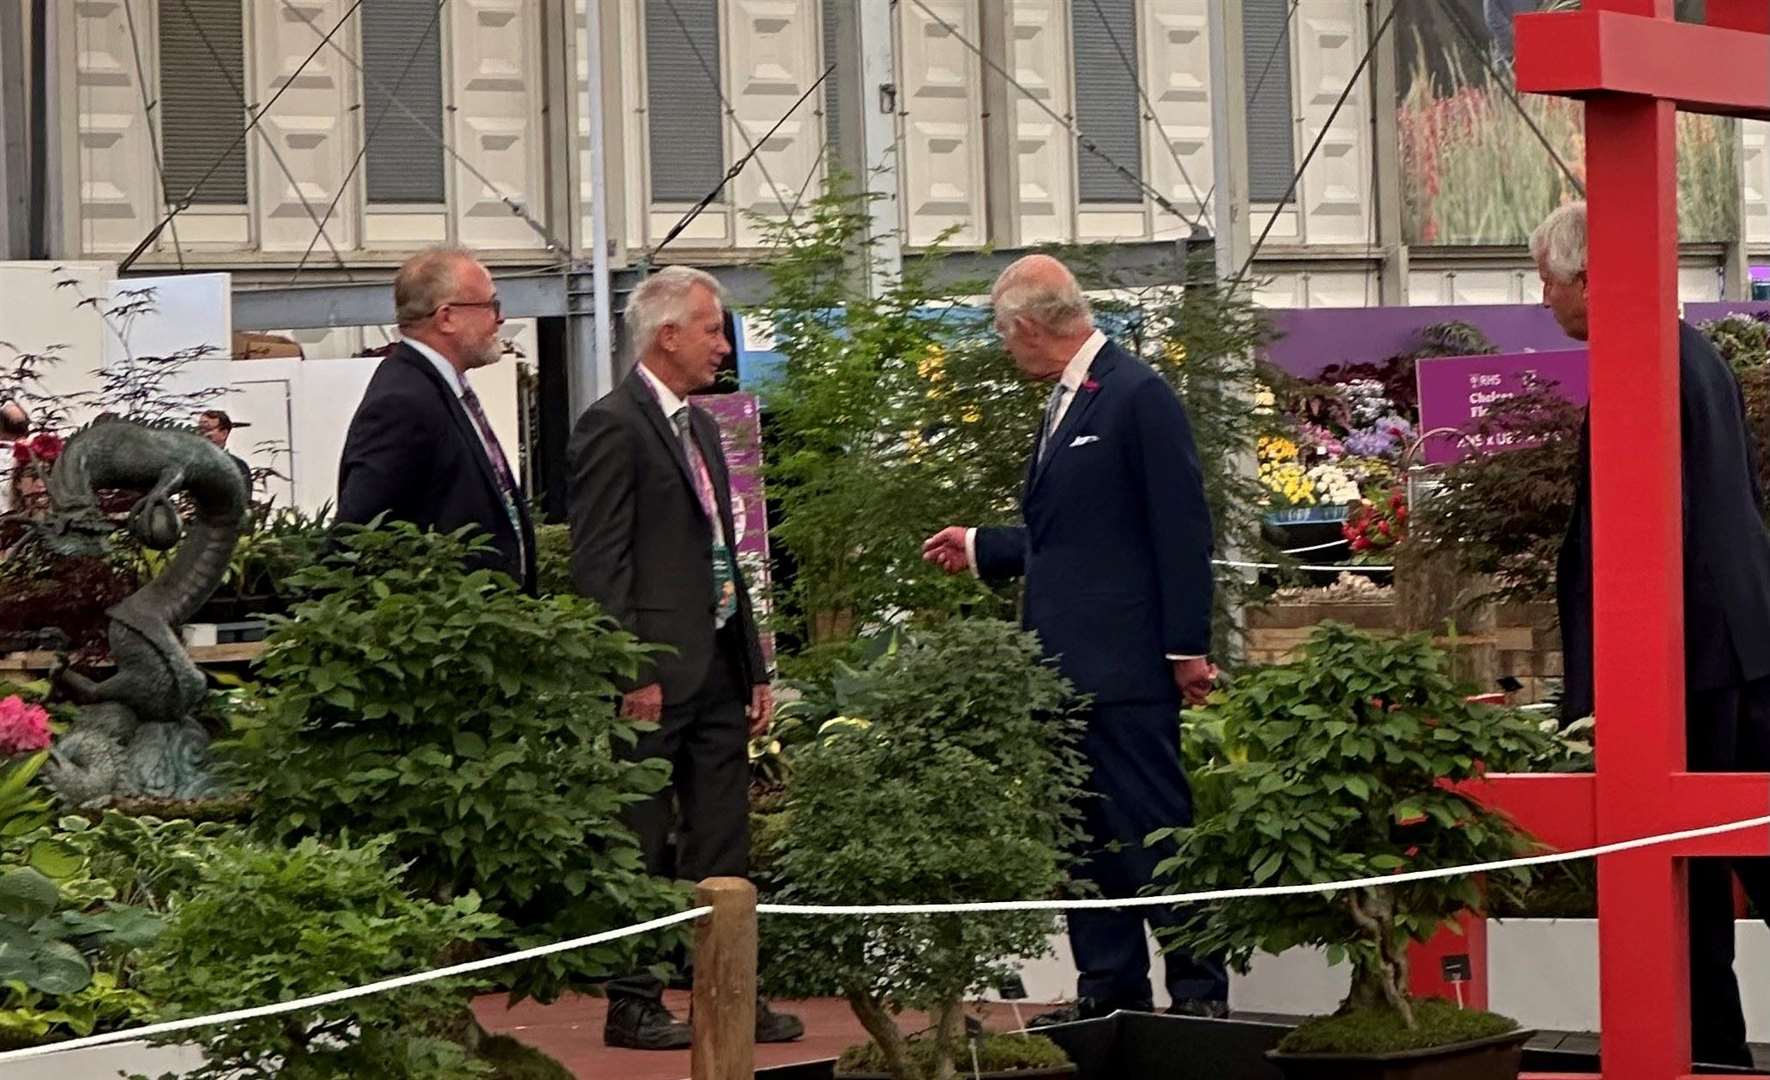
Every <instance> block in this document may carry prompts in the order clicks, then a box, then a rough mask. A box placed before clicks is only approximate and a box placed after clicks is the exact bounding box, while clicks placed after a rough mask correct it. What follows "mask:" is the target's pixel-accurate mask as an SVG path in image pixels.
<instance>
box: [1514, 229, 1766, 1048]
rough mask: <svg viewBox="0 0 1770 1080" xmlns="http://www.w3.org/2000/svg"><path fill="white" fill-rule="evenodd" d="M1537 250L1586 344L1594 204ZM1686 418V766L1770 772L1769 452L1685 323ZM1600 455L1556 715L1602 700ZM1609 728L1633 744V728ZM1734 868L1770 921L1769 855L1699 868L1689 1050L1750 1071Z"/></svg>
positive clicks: (1585, 460) (1585, 444)
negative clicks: (1763, 467) (1737, 957)
mask: <svg viewBox="0 0 1770 1080" xmlns="http://www.w3.org/2000/svg"><path fill="white" fill-rule="evenodd" d="M1530 251H1531V255H1532V256H1533V257H1534V258H1535V259H1536V264H1537V273H1538V275H1539V276H1540V277H1541V278H1542V281H1543V306H1544V307H1547V308H1548V309H1549V310H1550V311H1551V312H1553V313H1554V316H1555V321H1556V322H1557V323H1559V324H1560V326H1561V329H1562V330H1563V331H1565V332H1566V334H1567V336H1568V337H1571V338H1573V339H1574V340H1576V341H1585V340H1586V339H1587V337H1588V333H1589V327H1588V325H1587V293H1588V289H1589V287H1590V276H1589V275H1590V274H1591V273H1592V271H1591V270H1590V269H1589V268H1588V266H1587V261H1586V206H1585V204H1584V203H1570V204H1568V205H1566V206H1563V207H1561V208H1560V209H1559V210H1556V211H1555V212H1554V213H1553V214H1551V215H1550V216H1549V217H1548V219H1547V220H1545V221H1544V222H1543V223H1542V225H1541V226H1539V227H1538V229H1537V230H1536V233H1535V234H1534V235H1533V236H1532V237H1531V240H1530ZM1602 272H1603V268H1602V267H1599V268H1597V273H1598V274H1602ZM1612 362H1614V361H1612ZM1678 412H1679V417H1680V421H1681V423H1680V427H1681V430H1682V432H1683V438H1682V443H1683V446H1682V456H1683V461H1682V470H1681V471H1682V475H1683V480H1684V483H1683V494H1684V499H1683V502H1684V530H1683V531H1684V691H1685V706H1684V722H1685V739H1686V743H1687V747H1688V752H1689V762H1690V768H1691V770H1692V771H1696V772H1770V534H1766V532H1765V529H1764V519H1763V516H1762V515H1763V511H1762V507H1763V492H1761V491H1760V490H1759V487H1758V454H1759V453H1760V449H1759V447H1757V446H1756V445H1755V443H1754V441H1753V438H1752V434H1751V430H1750V428H1748V427H1747V425H1746V419H1745V405H1744V401H1743V399H1742V397H1741V394H1740V389H1739V383H1738V382H1737V381H1736V380H1735V379H1734V377H1733V372H1732V370H1731V369H1730V368H1729V367H1728V366H1727V362H1726V361H1725V360H1723V359H1721V356H1720V354H1718V353H1717V352H1716V351H1715V349H1714V346H1712V345H1710V344H1709V342H1708V340H1707V339H1706V338H1704V337H1703V336H1702V334H1701V333H1699V332H1697V330H1696V329H1695V328H1693V327H1692V326H1690V324H1688V323H1684V322H1680V323H1679V325H1678ZM1601 422H1602V421H1601ZM1591 457H1592V454H1591V421H1590V419H1589V418H1588V419H1587V420H1586V422H1585V423H1583V424H1582V425H1581V427H1580V446H1579V479H1578V486H1577V488H1576V490H1575V494H1574V501H1573V513H1572V516H1571V519H1570V521H1569V524H1568V529H1567V536H1566V538H1565V539H1564V540H1563V541H1562V545H1561V557H1560V562H1559V564H1558V566H1557V569H1556V577H1555V592H1556V600H1557V602H1558V606H1559V608H1560V621H1561V639H1562V652H1563V656H1564V658H1565V678H1564V680H1563V681H1564V688H1563V692H1562V710H1561V711H1562V715H1563V716H1564V717H1566V718H1568V719H1576V718H1578V717H1582V716H1586V715H1589V714H1592V713H1593V711H1594V709H1593V707H1594V704H1595V702H1594V697H1593V651H1592V629H1593V619H1592V488H1591ZM1612 512H1613V513H1614V512H1617V511H1616V510H1615V509H1614V508H1613V509H1612ZM1613 557H1614V556H1613ZM1596 704H1602V703H1596ZM1600 723H1602V719H1600ZM1611 734H1614V735H1615V736H1616V737H1619V738H1626V737H1627V736H1628V732H1626V731H1617V732H1614V733H1611ZM1730 871H1731V872H1732V873H1737V874H1738V876H1739V878H1740V880H1741V882H1742V883H1743V884H1744V885H1745V887H1746V891H1747V892H1748V893H1749V894H1750V895H1751V897H1752V899H1753V901H1754V902H1755V903H1756V904H1757V907H1758V910H1759V911H1760V912H1763V913H1766V914H1770V861H1767V860H1764V859H1739V860H1734V861H1732V863H1731V864H1729V862H1728V861H1726V860H1719V859H1694V860H1691V863H1690V988H1691V994H1690V1013H1691V1046H1692V1049H1693V1051H1694V1053H1695V1056H1696V1060H1697V1061H1699V1062H1703V1063H1707V1064H1716V1065H1747V1066H1749V1065H1751V1064H1752V1057H1751V1054H1750V1053H1749V1052H1748V1051H1747V1049H1746V1042H1745V1017H1744V1013H1743V1012H1742V1010H1741V1007H1740V998H1739V985H1738V982H1737V981H1736V980H1735V978H1734V974H1733V945H1734V933H1733V890H1732V884H1731V874H1730Z"/></svg>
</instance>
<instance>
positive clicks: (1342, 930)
mask: <svg viewBox="0 0 1770 1080" xmlns="http://www.w3.org/2000/svg"><path fill="white" fill-rule="evenodd" d="M1448 667H1449V660H1448V657H1447V656H1446V655H1445V654H1444V653H1442V652H1440V651H1439V650H1437V649H1435V648H1434V647H1433V646H1432V644H1431V642H1430V641H1429V640H1428V639H1427V638H1425V637H1423V636H1412V637H1378V636H1374V635H1371V634H1367V633H1363V632H1361V631H1357V630H1353V629H1350V628H1348V627H1345V626H1340V625H1337V624H1334V623H1326V624H1323V625H1322V626H1321V627H1320V628H1319V629H1317V630H1316V631H1315V633H1314V634H1313V635H1312V636H1311V637H1310V639H1309V641H1308V643H1307V644H1306V645H1305V646H1304V649H1303V654H1302V657H1301V658H1300V659H1298V660H1296V661H1295V662H1293V663H1288V664H1282V665H1277V666H1273V667H1268V668H1264V669H1261V670H1258V671H1255V672H1253V673H1251V674H1249V675H1247V676H1246V677H1245V678H1243V679H1242V680H1241V681H1239V682H1238V683H1237V685H1235V686H1234V687H1233V689H1231V690H1229V691H1227V692H1225V691H1218V692H1217V693H1216V694H1214V695H1213V696H1212V699H1211V701H1210V703H1209V705H1208V706H1207V707H1206V708H1205V709H1203V710H1200V711H1198V712H1195V713H1189V714H1188V718H1187V719H1188V722H1187V725H1186V736H1187V737H1186V743H1187V747H1188V752H1189V757H1190V758H1191V761H1190V762H1189V769H1190V771H1191V772H1192V774H1193V777H1194V782H1195V786H1196V787H1197V789H1198V798H1197V805H1198V813H1199V816H1198V819H1197V820H1196V821H1195V823H1194V824H1193V825H1192V826H1191V827H1190V828H1176V829H1170V830H1164V831H1162V832H1160V833H1158V834H1157V837H1160V838H1163V839H1169V838H1171V839H1172V840H1173V841H1174V842H1175V843H1176V845H1177V848H1176V851H1175V853H1174V854H1173V855H1172V856H1171V857H1170V858H1168V859H1166V860H1164V861H1163V862H1162V864H1161V865H1160V867H1159V868H1158V875H1159V880H1160V882H1161V884H1162V885H1163V886H1164V887H1171V888H1172V889H1173V890H1174V891H1197V890H1208V889H1218V888H1231V887H1239V886H1246V885H1297V884H1307V883H1313V882H1324V881H1339V880H1349V879H1355V878H1366V877H1378V876H1383V875H1385V874H1390V873H1394V872H1399V871H1413V870H1426V869H1431V868H1433V867H1446V866H1458V865H1466V864H1470V863H1479V862H1487V861H1493V860H1500V859H1506V858H1510V857H1513V856H1517V855H1522V854H1528V853H1531V852H1532V850H1533V847H1534V845H1533V842H1532V841H1531V840H1530V838H1529V837H1528V836H1526V835H1524V834H1523V833H1522V832H1520V831H1519V829H1518V828H1517V827H1516V826H1515V825H1514V824H1513V823H1512V822H1511V821H1510V820H1509V819H1507V818H1505V817H1503V816H1501V815H1500V814H1498V813H1495V812H1494V811H1492V810H1489V809H1486V808H1484V807H1483V806H1481V805H1480V804H1479V803H1477V802H1475V801H1473V800H1472V799H1470V798H1468V797H1467V796H1465V795H1462V794H1459V793H1458V791H1457V790H1456V788H1455V785H1456V783H1457V782H1458V781H1465V780H1470V779H1473V778H1475V777H1477V776H1478V775H1480V774H1481V773H1482V771H1483V770H1484V769H1492V770H1494V771H1506V770H1508V769H1511V770H1517V769H1521V768H1523V767H1525V766H1527V765H1528V764H1529V763H1530V762H1531V761H1533V760H1537V759H1540V758H1543V757H1547V756H1550V755H1552V754H1553V753H1554V745H1553V737H1552V736H1551V735H1549V734H1548V733H1546V732H1544V731H1543V730H1542V729H1541V727H1540V726H1539V725H1538V724H1536V723H1535V722H1533V721H1532V720H1530V719H1526V718H1525V717H1524V716H1522V715H1521V714H1518V713H1516V712H1511V711H1508V710H1504V709H1498V708H1493V707H1490V706H1485V705H1478V704H1475V703H1472V702H1471V701H1469V700H1468V697H1467V691H1466V690H1465V689H1464V688H1462V687H1459V686H1457V685H1456V683H1455V682H1454V681H1453V680H1452V679H1451V677H1450V676H1449V674H1448ZM1153 839H1155V838H1152V840H1153ZM1529 880H1530V875H1529V872H1528V870H1513V871H1506V872H1499V873H1492V874H1488V875H1487V876H1486V880H1485V890H1484V883H1483V882H1482V881H1481V880H1478V879H1476V878H1474V877H1470V876H1468V875H1458V876H1453V877H1445V878H1434V879H1430V880H1425V881H1413V882H1409V883H1406V884H1402V885H1396V886H1384V887H1373V888H1360V889H1351V890H1344V891H1339V892H1330V893H1314V894H1304V895H1295V896H1271V897H1258V898H1253V899H1244V900H1237V901H1236V902H1235V903H1233V904H1213V905H1207V906H1204V907H1202V908H1200V909H1198V910H1197V912H1196V913H1195V914H1194V916H1193V917H1192V918H1191V919H1190V920H1188V921H1187V922H1186V923H1185V924H1184V925H1182V926H1181V927H1179V928H1177V929H1176V930H1175V931H1174V933H1173V936H1172V939H1171V940H1169V941H1168V942H1165V943H1164V944H1165V945H1167V946H1169V947H1185V948H1187V949H1190V950H1193V951H1195V952H1204V953H1208V952H1219V951H1220V952H1223V953H1226V954H1227V955H1228V957H1229V959H1230V962H1231V963H1233V964H1235V965H1236V966H1237V967H1238V968H1240V969H1241V970H1246V966H1247V963H1248V961H1249V959H1250V958H1251V957H1252V955H1253V953H1254V952H1255V950H1261V951H1265V952H1272V953H1276V952H1280V951H1282V950H1284V949H1287V948H1291V947H1293V946H1299V945H1312V946H1320V947H1325V949H1326V952H1327V956H1328V959H1329V960H1330V961H1331V962H1333V963H1336V964H1338V963H1342V962H1350V964H1351V966H1352V982H1351V990H1350V992H1349V993H1348V994H1347V996H1346V1000H1345V1001H1344V1002H1343V1003H1342V1005H1341V1009H1340V1012H1341V1013H1342V1014H1350V1013H1355V1012H1361V1011H1363V1014H1362V1015H1360V1016H1357V1017H1350V1018H1342V1019H1341V1020H1340V1023H1350V1024H1351V1025H1352V1026H1353V1027H1354V1028H1358V1029H1360V1031H1362V1032H1364V1033H1365V1034H1362V1035H1355V1036H1354V1037H1353V1038H1352V1039H1351V1040H1350V1042H1351V1043H1354V1044H1358V1043H1363V1042H1364V1041H1365V1040H1366V1039H1367V1037H1370V1038H1375V1036H1371V1035H1370V1033H1369V1030H1368V1029H1369V1028H1370V1027H1371V1026H1372V1025H1374V1026H1376V1027H1378V1028H1386V1029H1388V1034H1386V1035H1383V1036H1381V1038H1382V1039H1385V1040H1387V1041H1386V1042H1383V1043H1381V1044H1380V1045H1369V1044H1364V1045H1343V1044H1334V1041H1333V1040H1332V1039H1331V1038H1330V1039H1329V1040H1327V1042H1328V1043H1329V1044H1330V1045H1322V1044H1320V1043H1318V1042H1316V1041H1312V1040H1313V1036H1312V1033H1311V1031H1309V1030H1306V1029H1299V1031H1298V1032H1297V1033H1296V1034H1294V1035H1293V1036H1292V1041H1291V1042H1290V1043H1289V1044H1288V1048H1290V1049H1303V1048H1304V1047H1308V1048H1309V1049H1314V1050H1328V1049H1335V1050H1343V1051H1346V1052H1355V1051H1375V1050H1379V1049H1381V1050H1400V1049H1413V1048H1417V1047H1423V1046H1435V1045H1443V1044H1447V1043H1454V1042H1459V1041H1463V1040H1464V1039H1466V1038H1469V1037H1472V1036H1474V1035H1487V1034H1494V1033H1495V1032H1496V1031H1500V1030H1505V1029H1507V1028H1509V1027H1512V1026H1514V1025H1512V1023H1511V1021H1508V1020H1504V1019H1503V1018H1493V1017H1487V1016H1486V1015H1485V1014H1480V1015H1479V1017H1478V1018H1476V1017H1472V1016H1471V1015H1469V1014H1461V1013H1459V1012H1458V1011H1457V1010H1454V1009H1452V1010H1450V1011H1451V1013H1452V1014H1454V1015H1453V1022H1454V1024H1455V1025H1458V1026H1456V1027H1455V1028H1454V1029H1453V1030H1432V1028H1433V1026H1434V1022H1437V1021H1440V1020H1441V1019H1442V1017H1440V1016H1438V1015H1436V1014H1432V1013H1430V1012H1422V1008H1421V1006H1422V1004H1423V1003H1419V1002H1415V1001H1412V1000H1410V999H1409V997H1408V992H1407V988H1408V954H1407V948H1408V943H1409V942H1410V941H1424V940H1426V939H1427V938H1430V937H1431V936H1432V935H1433V934H1435V933H1436V932H1437V931H1438V930H1439V928H1440V927H1444V926H1451V925H1455V922H1454V921H1455V919H1456V917H1457V915H1458V914H1459V913H1461V912H1464V911H1477V912H1479V911H1482V910H1483V909H1484V907H1485V905H1486V904H1487V902H1488V900H1489V898H1490V897H1491V896H1492V895H1493V894H1496V893H1498V894H1505V893H1511V892H1513V891H1514V890H1517V889H1521V888H1522V887H1523V886H1525V885H1527V884H1528V883H1529ZM1372 1011H1374V1012H1375V1013H1376V1014H1378V1015H1376V1016H1374V1017H1373V1016H1372V1015H1371V1012H1372ZM1471 1026H1473V1028H1474V1029H1475V1030H1473V1031H1471V1030H1470V1027H1471ZM1330 1034H1331V1032H1330Z"/></svg>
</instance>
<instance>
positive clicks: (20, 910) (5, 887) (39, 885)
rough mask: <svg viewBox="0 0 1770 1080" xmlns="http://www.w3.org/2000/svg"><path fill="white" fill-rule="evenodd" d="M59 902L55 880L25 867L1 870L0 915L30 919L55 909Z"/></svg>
mask: <svg viewBox="0 0 1770 1080" xmlns="http://www.w3.org/2000/svg"><path fill="white" fill-rule="evenodd" d="M60 902H61V891H60V890H58V889H57V888H56V887H55V882H53V881H50V880H49V879H48V878H47V877H44V876H43V875H42V874H41V873H40V872H38V871H36V870H32V869H30V868H28V867H20V868H18V869H15V870H8V871H6V872H5V873H4V874H0V915H8V916H11V917H13V918H17V919H21V920H23V921H26V922H30V921H32V920H34V919H39V918H42V917H43V916H44V915H47V914H49V913H50V912H52V911H54V910H55V908H56V905H57V904H59V903H60Z"/></svg>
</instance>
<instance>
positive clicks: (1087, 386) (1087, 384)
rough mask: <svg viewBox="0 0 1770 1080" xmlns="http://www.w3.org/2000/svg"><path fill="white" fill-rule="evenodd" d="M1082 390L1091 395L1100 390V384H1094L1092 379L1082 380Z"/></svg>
mask: <svg viewBox="0 0 1770 1080" xmlns="http://www.w3.org/2000/svg"><path fill="white" fill-rule="evenodd" d="M1082 389H1083V390H1086V391H1087V392H1088V393H1090V394H1092V393H1094V392H1095V391H1096V390H1099V389H1100V384H1099V383H1097V382H1095V381H1094V380H1093V379H1083V380H1082Z"/></svg>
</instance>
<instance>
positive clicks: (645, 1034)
mask: <svg viewBox="0 0 1770 1080" xmlns="http://www.w3.org/2000/svg"><path fill="white" fill-rule="evenodd" d="M693 1042H694V1039H693V1036H692V1034H691V1032H690V1030H689V1026H688V1025H687V1024H685V1023H683V1022H682V1021H680V1020H678V1019H676V1017H674V1016H672V1015H671V1013H670V1010H669V1009H666V1008H664V1003H663V1002H661V1001H658V1000H657V999H655V998H616V999H613V1000H611V1001H610V1002H609V1003H608V1019H607V1020H606V1021H604V1023H603V1025H602V1043H603V1045H604V1046H618V1047H621V1048H622V1049H625V1050H686V1049H688V1048H689V1046H690V1044H692V1043H693Z"/></svg>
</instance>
